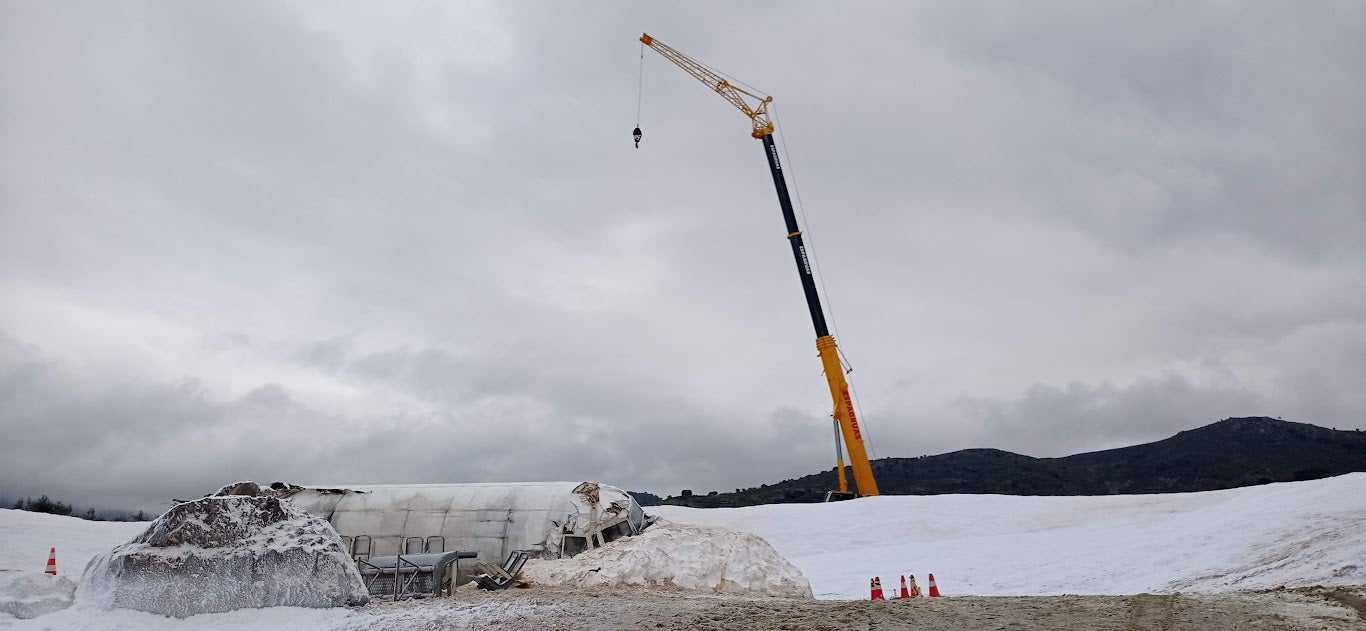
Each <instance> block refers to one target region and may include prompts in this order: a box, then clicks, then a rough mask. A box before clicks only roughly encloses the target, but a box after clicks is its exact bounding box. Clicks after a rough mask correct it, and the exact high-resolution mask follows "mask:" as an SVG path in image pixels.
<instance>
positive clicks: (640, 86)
mask: <svg viewBox="0 0 1366 631" xmlns="http://www.w3.org/2000/svg"><path fill="white" fill-rule="evenodd" d="M644 96H645V42H641V43H640V79H639V82H638V83H637V84H636V128H635V129H633V130H631V137H632V138H634V139H635V141H636V149H639V148H640V139H641V137H642V136H643V135H644V134H642V133H640V104H641V101H642V100H643V99H644Z"/></svg>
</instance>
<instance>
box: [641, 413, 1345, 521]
mask: <svg viewBox="0 0 1366 631" xmlns="http://www.w3.org/2000/svg"><path fill="white" fill-rule="evenodd" d="M872 465H873V475H875V476H877V483H878V487H879V489H880V490H881V491H882V494H883V495H937V494H942V493H999V494H1005V495H1115V494H1137V493H1185V492H1191V491H1211V490H1216V489H1228V488H1234V487H1240V486H1251V485H1254V484H1268V483H1271V482H1287V481H1292V480H1312V479H1317V478H1326V477H1330V476H1335V475H1342V474H1344V473H1351V472H1353V471H1366V432H1362V431H1360V430H1356V431H1338V430H1332V429H1327V428H1324V427H1318V426H1315V425H1309V424H1306V423H1292V422H1289V421H1280V420H1276V419H1273V418H1266V417H1251V418H1230V419H1225V420H1222V421H1219V422H1218V423H1213V424H1210V425H1206V426H1204V427H1200V428H1197V429H1192V430H1188V431H1184V432H1181V433H1179V434H1177V435H1175V436H1172V437H1171V438H1168V439H1166V440H1159V441H1157V442H1154V443H1146V444H1142V445H1134V446H1132V447H1122V448H1119V449H1108V450H1105V451H1094V452H1090V453H1083V454H1076V455H1073V456H1066V457H1063V458H1032V457H1030V456H1022V455H1020V454H1015V453H1011V452H1008V451H1001V450H999V449H965V450H962V451H955V452H951V453H946V454H940V455H937V456H922V457H920V458H882V459H879V460H874V461H873V463H872ZM848 475H849V479H850V481H851V483H852V480H853V474H852V473H849V474H848ZM836 484H837V482H836V480H835V471H834V469H833V468H831V469H830V470H828V471H823V472H821V473H817V474H813V475H808V476H805V477H801V478H797V479H795V480H783V481H782V482H779V483H777V484H770V485H763V486H760V487H757V488H751V489H741V490H739V491H737V492H735V493H717V494H714V495H692V496H690V497H682V496H680V497H668V498H665V499H663V500H660V501H659V502H658V503H660V504H673V505H678V506H694V507H699V508H711V507H723V506H753V505H756V504H774V503H783V502H819V501H822V500H824V499H825V492H826V491H828V490H830V489H833V488H835V486H836ZM652 503H654V502H652Z"/></svg>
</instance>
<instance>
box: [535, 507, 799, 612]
mask: <svg viewBox="0 0 1366 631" xmlns="http://www.w3.org/2000/svg"><path fill="white" fill-rule="evenodd" d="M522 576H523V578H526V579H527V580H528V581H531V582H533V583H540V584H543V585H574V586H580V587H590V586H594V585H642V586H657V587H678V588H682V589H689V590H699V591H713V592H717V593H730V594H753V595H764V596H785V597H789V598H811V584H810V583H808V582H807V580H806V577H805V576H802V572H801V570H798V569H797V568H796V566H794V565H792V564H791V563H788V561H787V559H784V558H783V556H782V555H780V554H778V551H777V550H774V549H773V546H771V545H769V544H768V542H767V541H764V540H763V539H761V538H759V537H758V536H755V535H752V534H750V533H747V532H740V531H737V530H728V529H725V528H716V527H712V526H694V525H689V524H676V523H672V522H667V521H660V522H659V523H656V524H655V525H653V526H651V527H650V528H649V529H647V530H646V531H645V532H644V533H641V534H639V535H636V536H634V537H624V538H621V539H618V540H616V541H613V542H612V543H609V544H607V545H605V546H603V547H601V548H597V549H595V550H589V551H588V552H584V553H583V554H580V555H578V556H576V557H573V558H569V559H559V560H532V561H529V562H528V563H527V564H526V567H525V568H523V569H522Z"/></svg>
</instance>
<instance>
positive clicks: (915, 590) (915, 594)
mask: <svg viewBox="0 0 1366 631" xmlns="http://www.w3.org/2000/svg"><path fill="white" fill-rule="evenodd" d="M911 598H920V586H919V585H916V584H915V575H914V574H912V575H911Z"/></svg>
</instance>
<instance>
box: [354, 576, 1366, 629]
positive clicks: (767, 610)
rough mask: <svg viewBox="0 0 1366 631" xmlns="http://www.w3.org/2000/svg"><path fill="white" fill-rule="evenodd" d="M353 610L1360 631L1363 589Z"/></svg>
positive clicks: (693, 622)
mask: <svg viewBox="0 0 1366 631" xmlns="http://www.w3.org/2000/svg"><path fill="white" fill-rule="evenodd" d="M365 611H366V612H367V613H371V614H375V615H377V616H378V618H379V619H378V620H375V622H376V623H377V624H376V625H373V628H381V627H383V628H398V625H400V624H401V625H403V627H404V628H410V629H422V630H438V629H500V630H503V631H559V630H569V629H574V630H579V629H582V630H589V631H608V630H618V629H620V630H627V629H630V630H632V631H637V630H642V629H663V630H670V629H697V630H704V631H715V630H722V629H737V630H738V629H744V630H747V631H749V630H758V629H793V630H805V629H812V630H819V631H834V630H840V631H843V630H846V629H850V630H855V629H857V630H864V629H866V630H869V631H871V630H875V629H883V630H888V631H890V630H898V631H902V630H904V631H920V630H924V631H930V630H933V631H986V630H1010V631H1025V630H1048V631H1055V630H1067V631H1072V630H1095V631H1110V630H1113V631H1234V630H1238V631H1242V630H1246V629H1258V630H1266V631H1280V630H1285V631H1291V630H1294V631H1300V630H1309V629H1313V630H1316V631H1339V630H1354V631H1366V587H1360V586H1359V587H1354V588H1336V589H1325V588H1305V589H1296V590H1284V591H1269V592H1233V593H1226V594H1175V595H1152V594H1139V595H1136V596H1022V597H981V596H963V597H956V598H940V599H927V598H921V599H916V600H910V601H882V602H866V601H817V600H788V599H779V598H742V597H726V596H710V595H696V594H692V593H684V592H640V591H629V592H628V591H608V590H601V591H582V590H580V591H562V590H553V589H526V590H511V591H507V592H500V593H487V592H477V591H473V590H471V591H461V592H460V593H458V594H457V595H456V597H455V598H453V599H441V600H435V601H425V602H424V601H417V602H408V603H398V604H393V603H374V604H372V605H370V606H368V607H366V608H365ZM367 626H370V625H367Z"/></svg>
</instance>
